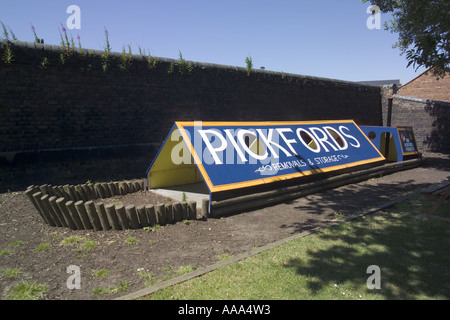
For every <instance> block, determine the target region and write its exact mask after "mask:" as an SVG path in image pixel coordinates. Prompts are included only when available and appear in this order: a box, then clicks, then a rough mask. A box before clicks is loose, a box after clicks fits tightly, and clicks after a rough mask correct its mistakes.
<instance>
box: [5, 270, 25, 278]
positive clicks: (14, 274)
mask: <svg viewBox="0 0 450 320" xmlns="http://www.w3.org/2000/svg"><path fill="white" fill-rule="evenodd" d="M21 273H22V272H21V271H20V270H19V269H17V268H6V269H5V270H4V271H3V275H4V276H5V277H7V278H15V277H17V276H19V275H20V274H21Z"/></svg>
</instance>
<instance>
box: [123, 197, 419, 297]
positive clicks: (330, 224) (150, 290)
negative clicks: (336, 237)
mask: <svg viewBox="0 0 450 320" xmlns="http://www.w3.org/2000/svg"><path fill="white" fill-rule="evenodd" d="M420 192H421V190H416V191H413V192H411V193H408V194H407V195H405V196H402V197H399V198H397V199H395V200H392V201H389V202H386V203H384V204H382V205H380V206H377V207H375V208H371V209H366V210H364V211H362V212H361V213H357V214H354V215H351V216H348V217H346V218H344V219H342V220H332V221H331V222H328V223H324V224H322V225H319V226H317V227H315V228H313V229H311V230H307V231H304V232H301V233H298V234H294V235H292V236H290V237H287V238H284V239H280V240H277V241H275V242H272V243H269V244H266V245H264V246H262V247H259V248H256V249H254V250H251V251H248V252H244V253H241V254H238V255H236V256H232V257H231V258H229V259H227V260H224V261H219V262H216V263H214V264H212V265H209V266H206V267H204V268H201V269H198V270H195V271H193V272H190V273H186V274H184V275H182V276H179V277H176V278H172V279H170V280H167V281H163V282H161V283H158V284H156V285H153V286H150V287H147V288H144V289H141V290H138V291H136V292H133V293H129V294H127V295H124V296H122V297H118V298H115V299H114V300H134V299H138V298H141V297H143V296H146V295H149V294H152V293H155V292H156V291H159V290H162V289H165V288H167V287H170V286H173V285H176V284H179V283H182V282H185V281H188V280H190V279H194V278H196V277H199V276H202V275H204V274H207V273H209V272H211V271H213V270H215V269H218V268H220V267H224V266H227V265H230V264H232V263H234V262H238V261H241V260H243V259H245V258H249V257H251V256H254V255H257V254H260V253H262V252H264V251H267V250H270V249H273V248H275V247H278V246H281V245H283V244H285V243H287V242H289V241H292V240H295V239H299V238H303V237H306V236H309V235H311V234H314V233H317V232H319V231H320V230H323V229H326V228H331V227H334V226H337V225H339V224H341V223H344V222H348V221H351V220H354V219H357V218H360V217H363V216H366V215H368V214H372V213H375V212H377V211H380V210H383V209H385V208H388V207H391V206H393V205H395V204H396V203H398V202H401V201H404V200H406V199H409V198H411V197H413V196H415V195H417V194H420Z"/></svg>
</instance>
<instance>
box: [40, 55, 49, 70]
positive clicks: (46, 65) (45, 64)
mask: <svg viewBox="0 0 450 320" xmlns="http://www.w3.org/2000/svg"><path fill="white" fill-rule="evenodd" d="M49 65H50V62H49V61H48V58H47V57H45V58H44V59H43V60H42V62H41V65H40V67H41V69H42V70H46V69H47V68H48V66H49Z"/></svg>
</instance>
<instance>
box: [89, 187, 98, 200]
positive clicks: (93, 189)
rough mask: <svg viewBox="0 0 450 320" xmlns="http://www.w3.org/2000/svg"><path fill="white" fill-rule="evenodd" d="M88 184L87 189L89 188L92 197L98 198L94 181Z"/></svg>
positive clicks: (92, 198) (93, 198)
mask: <svg viewBox="0 0 450 320" xmlns="http://www.w3.org/2000/svg"><path fill="white" fill-rule="evenodd" d="M86 186H87V189H89V194H90V199H91V200H97V199H98V194H97V192H96V191H95V186H94V185H93V184H92V183H90V184H87V185H86Z"/></svg>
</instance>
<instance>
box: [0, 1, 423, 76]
mask: <svg viewBox="0 0 450 320" xmlns="http://www.w3.org/2000/svg"><path fill="white" fill-rule="evenodd" d="M0 1H1V4H0V21H2V22H3V23H4V24H5V25H7V26H9V27H10V28H11V29H12V31H13V32H14V33H15V35H16V36H17V38H18V39H19V40H22V41H33V39H34V37H33V33H32V31H31V24H32V25H34V27H35V29H36V33H37V34H38V36H39V37H40V38H43V39H44V40H45V43H47V44H59V43H60V38H59V29H60V28H61V24H63V25H64V26H65V27H66V28H67V22H66V21H67V19H68V18H69V16H70V15H71V14H68V13H66V11H67V8H68V7H69V6H70V5H77V6H79V7H80V9H81V15H80V18H81V29H79V30H77V29H74V30H68V33H69V34H71V35H72V36H73V37H74V38H76V37H77V35H80V38H81V43H82V46H83V48H87V49H97V50H101V49H103V47H104V46H105V35H104V28H105V27H106V29H107V30H108V32H109V39H110V43H111V46H112V50H113V51H117V52H121V51H122V47H123V45H125V46H127V45H128V44H130V45H131V46H132V50H133V53H138V47H139V46H140V47H141V48H143V49H146V50H150V53H151V54H152V55H153V56H157V57H164V58H174V59H177V58H178V54H179V51H181V52H182V54H183V58H184V59H186V60H191V61H199V62H209V63H217V64H224V65H232V66H241V67H245V57H247V56H248V55H251V57H252V59H253V64H254V67H255V68H260V67H261V66H264V67H265V68H266V70H272V71H280V72H281V71H282V72H285V73H295V74H303V75H310V76H316V77H324V78H332V79H340V80H349V81H363V80H383V79H401V80H402V83H403V84H405V83H406V82H408V81H409V80H411V79H413V78H414V77H416V76H417V75H419V74H420V73H421V72H423V71H424V69H419V70H418V71H417V72H416V71H414V69H413V68H412V67H409V68H406V65H407V61H406V58H405V57H404V56H400V51H399V50H398V49H393V48H392V44H394V43H395V42H396V40H397V35H396V34H391V33H390V32H389V31H385V30H384V27H383V23H384V22H385V21H387V20H389V18H390V17H389V15H388V14H381V29H380V30H378V29H373V30H370V29H368V28H367V26H366V21H367V19H368V18H369V16H370V15H369V14H368V13H366V9H367V7H368V6H369V5H370V4H369V3H361V2H360V0H344V1H336V0H317V1H302V0H278V1H273V0H239V1H237V0H226V1H225V0H223V1H218V0H192V1H190V0H184V1H182V0H164V1H161V0H160V1H152V0H149V1H143V0H141V1H135V0H128V1H104V0H91V1H86V0H70V1H65V0H58V1H57V0H54V1H49V0H41V1H35V0H14V1H11V0H0Z"/></svg>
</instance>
